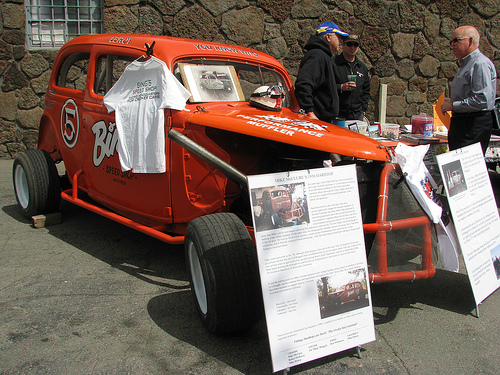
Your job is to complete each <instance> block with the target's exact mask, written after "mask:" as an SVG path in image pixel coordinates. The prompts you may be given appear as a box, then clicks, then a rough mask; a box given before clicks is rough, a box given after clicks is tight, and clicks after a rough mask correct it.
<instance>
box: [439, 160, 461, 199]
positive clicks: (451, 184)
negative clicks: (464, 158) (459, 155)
mask: <svg viewBox="0 0 500 375" xmlns="http://www.w3.org/2000/svg"><path fill="white" fill-rule="evenodd" d="M442 170H443V172H442V173H443V180H444V182H445V183H446V187H447V188H448V193H449V196H450V197H453V196H454V195H456V194H458V193H462V192H464V191H466V190H467V184H466V182H465V178H464V171H463V168H462V164H461V162H460V160H455V161H452V162H451V163H448V164H444V165H443V166H442Z"/></svg>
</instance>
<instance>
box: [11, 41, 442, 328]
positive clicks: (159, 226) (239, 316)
mask: <svg viewBox="0 0 500 375" xmlns="http://www.w3.org/2000/svg"><path fill="white" fill-rule="evenodd" d="M153 57H154V59H156V60H157V61H161V62H162V64H165V65H166V66H167V67H168V70H169V71H170V72H171V74H172V75H173V76H174V77H175V78H176V79H177V81H178V82H180V83H181V84H182V85H183V86H184V87H185V88H186V89H187V90H189V94H190V95H191V96H190V97H189V99H188V101H187V104H186V107H185V108H184V109H175V108H174V109H172V108H167V109H164V110H163V111H164V119H163V123H164V126H162V127H161V129H160V130H161V131H162V132H163V133H159V134H164V135H165V136H164V137H163V143H161V142H160V144H162V145H163V146H162V147H160V148H159V149H158V150H155V152H158V153H160V154H164V155H165V156H164V159H165V161H166V162H165V165H164V170H161V171H159V172H157V173H138V171H137V170H134V168H132V169H129V170H125V171H124V170H123V168H122V167H123V165H122V164H121V162H120V157H119V152H118V151H117V148H119V147H120V145H121V143H120V142H118V139H119V135H118V134H117V133H118V131H117V122H116V121H117V120H116V118H115V112H109V108H107V107H106V106H105V105H104V103H103V100H104V98H105V96H106V94H107V93H108V92H109V91H110V90H111V88H112V87H113V86H114V85H115V83H116V82H117V80H118V79H119V78H120V77H121V76H122V74H123V72H124V71H125V70H126V67H127V66H128V65H130V64H131V63H132V62H134V61H138V62H144V61H148V60H149V59H153ZM156 60H155V61H156ZM160 65H161V64H160ZM178 82H177V83H178ZM161 89H162V88H161V87H158V85H154V84H153V83H152V82H151V81H150V80H148V79H145V80H142V81H140V82H137V84H136V86H134V91H133V94H134V95H133V96H131V97H130V98H129V100H130V101H138V100H142V99H156V98H158V96H157V93H158V90H161ZM181 89H183V88H182V87H181ZM181 91H182V90H181ZM173 99H174V100H175V99H176V98H173ZM183 104H184V103H183ZM139 121H142V119H139ZM128 125H129V126H132V128H133V126H134V125H135V124H128ZM125 140H126V139H125ZM331 155H336V158H335V160H336V161H337V164H346V163H352V164H355V165H356V168H357V171H358V182H359V191H360V198H361V207H362V211H363V212H362V214H363V223H364V224H363V227H364V231H365V235H366V244H367V252H369V251H370V249H371V248H372V244H373V248H374V249H375V250H374V251H372V254H376V257H375V259H376V264H374V265H373V267H374V268H373V270H370V272H371V273H370V280H371V281H372V282H383V281H395V280H410V279H411V280H413V279H416V278H427V277H431V276H432V275H433V273H434V267H433V265H432V259H431V247H432V244H431V242H432V241H431V230H430V228H431V227H430V221H429V219H428V218H427V217H426V216H425V215H424V214H422V212H417V211H418V205H416V203H415V202H414V201H413V202H410V200H412V199H413V197H412V196H411V194H409V193H408V190H407V187H406V185H405V184H404V183H403V184H400V185H399V187H398V189H392V188H391V189H389V186H392V183H391V182H390V181H391V179H393V178H395V179H396V180H397V178H398V177H399V175H398V173H399V174H400V173H401V172H400V170H399V169H398V166H397V165H396V164H392V163H391V153H390V150H389V149H388V148H387V147H386V146H384V145H382V144H381V143H379V142H377V141H376V140H374V139H372V138H369V137H368V136H365V135H361V134H358V133H355V132H352V131H350V130H347V129H345V128H341V127H338V126H335V125H332V124H328V123H325V122H322V121H311V120H309V119H308V118H307V117H305V116H304V115H303V114H301V113H300V111H299V107H298V104H297V101H296V99H295V97H294V92H293V85H292V81H291V79H290V77H289V75H288V73H287V71H286V70H285V68H284V67H283V66H282V65H281V64H280V63H279V62H278V61H277V60H276V59H274V58H272V57H270V56H268V55H266V54H265V53H262V52H260V51H256V50H252V49H249V48H243V47H238V46H234V45H224V44H220V43H215V42H204V41H196V40H188V39H179V38H172V37H164V36H157V35H128V34H119V35H116V34H102V35H87V36H82V37H78V38H75V39H73V40H72V41H70V42H68V43H67V44H66V45H64V46H63V47H62V48H61V49H60V51H59V53H58V55H57V58H56V60H55V61H54V65H53V72H52V76H51V78H50V82H49V87H48V90H47V93H46V97H45V113H44V115H43V117H42V119H41V122H40V127H39V140H38V149H35V150H27V151H25V152H22V153H20V154H18V156H17V158H16V160H15V161H14V167H13V180H14V187H15V193H16V198H17V201H18V203H19V206H20V208H21V210H22V211H23V213H24V214H25V215H26V216H27V217H32V216H34V215H37V214H43V213H50V212H54V211H57V210H58V206H59V203H60V198H61V197H62V198H63V199H64V200H67V201H69V202H72V203H74V204H77V205H79V206H82V207H85V208H87V209H89V210H91V211H93V212H96V213H98V214H101V215H103V216H105V217H108V218H110V219H112V220H115V221H117V222H120V223H122V224H125V225H127V226H129V227H132V228H134V229H137V230H139V231H142V232H144V233H146V234H147V235H150V236H153V237H155V238H158V239H160V240H162V241H164V242H167V243H170V244H181V243H184V244H185V249H186V261H187V268H188V271H189V275H190V280H191V284H192V290H193V293H194V296H195V301H196V306H197V309H198V312H199V314H200V316H201V318H202V321H203V322H204V324H205V326H206V327H207V328H208V329H209V330H211V331H213V332H229V331H236V330H241V329H244V328H246V327H248V326H250V325H251V324H253V323H254V322H255V321H256V320H257V319H259V318H260V316H261V314H262V311H263V309H262V296H261V289H260V284H259V274H258V268H257V260H256V251H255V246H254V243H253V240H252V238H253V237H252V236H253V228H252V215H251V210H250V205H251V203H250V198H249V194H248V191H247V182H246V176H247V175H252V174H261V173H273V172H281V171H289V170H298V169H310V168H318V167H322V166H323V163H324V161H325V160H329V159H330V158H331ZM339 160H340V161H339ZM61 162H63V163H64V167H65V173H64V174H63V173H58V168H56V164H57V163H61ZM59 170H61V168H59ZM392 172H394V173H392ZM393 175H396V176H395V177H392V176H393ZM68 181H69V183H68ZM405 189H406V190H405ZM393 190H394V191H399V192H401V194H400V198H397V197H396V196H394V199H395V204H393V206H395V207H398V208H399V209H400V210H401V211H402V212H401V213H400V215H399V216H398V217H393V218H388V206H390V204H389V202H390V201H391V199H392V198H391V197H392V196H393V195H394V194H395V193H394V192H393ZM390 196H391V197H390ZM401 197H402V198H401ZM397 199H400V201H397ZM401 199H402V200H403V204H401ZM341 214H342V213H340V212H332V220H333V221H335V217H336V216H337V215H341ZM389 219H390V220H389ZM409 230H415V231H417V233H418V235H417V236H416V238H417V240H414V239H413V240H411V239H410V238H409V237H410V236H409V235H408V233H407V232H408V231H409ZM391 231H394V232H395V233H396V232H400V233H402V234H401V236H399V237H397V240H396V241H395V242H392V245H391V238H390V236H391V235H390V234H389V232H391ZM414 237H415V236H414ZM391 246H392V248H394V249H396V250H397V252H398V254H400V253H401V254H412V255H411V256H410V257H412V258H413V257H416V256H420V257H421V263H420V265H418V267H417V268H416V270H411V271H407V270H406V271H399V272H390V271H389V270H388V265H390V261H391ZM410 257H408V258H410Z"/></svg>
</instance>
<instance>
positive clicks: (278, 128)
mask: <svg viewBox="0 0 500 375" xmlns="http://www.w3.org/2000/svg"><path fill="white" fill-rule="evenodd" d="M237 117H240V118H244V119H246V120H249V121H247V124H248V125H254V126H257V127H260V128H263V129H268V130H271V131H274V132H278V133H281V134H285V135H289V136H291V137H293V136H294V135H295V133H302V134H307V135H311V136H313V137H318V138H321V137H322V136H323V135H325V134H324V132H325V129H323V128H321V130H319V129H317V128H313V129H315V130H312V129H310V127H309V126H308V127H305V126H304V125H315V124H313V123H312V122H311V123H310V122H308V121H298V120H293V119H289V120H290V121H291V122H290V123H289V124H284V123H283V121H281V120H280V122H276V121H269V120H267V119H266V117H267V116H262V117H264V118H261V116H247V115H237ZM273 120H274V119H273ZM311 128H312V126H311ZM318 130H319V131H318Z"/></svg>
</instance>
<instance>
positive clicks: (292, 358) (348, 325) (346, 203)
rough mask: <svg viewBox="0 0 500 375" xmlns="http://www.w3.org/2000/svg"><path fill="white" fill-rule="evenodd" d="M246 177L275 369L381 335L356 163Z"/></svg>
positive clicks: (302, 361) (328, 353) (353, 345)
mask: <svg viewBox="0 0 500 375" xmlns="http://www.w3.org/2000/svg"><path fill="white" fill-rule="evenodd" d="M248 182H249V191H250V196H251V201H252V206H253V209H252V212H253V219H254V228H255V239H256V244H257V253H258V259H259V270H260V277H261V283H262V291H263V297H264V306H265V313H266V322H267V329H268V334H269V343H270V348H271V357H272V363H273V370H274V371H279V370H283V369H285V368H288V367H292V366H296V365H298V364H301V363H305V362H308V361H311V360H314V359H317V358H321V357H324V356H327V355H330V354H333V353H337V352H340V351H342V350H346V349H349V348H353V347H356V346H358V345H362V344H364V343H367V342H370V341H373V340H375V326H374V322H373V311H372V307H371V296H370V289H369V280H368V267H367V261H366V253H365V244H364V235H363V223H362V220H361V209H360V202H359V193H358V187H357V176H356V169H355V166H353V165H348V166H340V167H333V168H320V169H313V170H303V171H294V172H285V173H276V174H268V175H256V176H249V177H248Z"/></svg>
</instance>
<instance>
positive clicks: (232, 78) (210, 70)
mask: <svg viewBox="0 0 500 375" xmlns="http://www.w3.org/2000/svg"><path fill="white" fill-rule="evenodd" d="M179 68H180V71H181V76H182V81H183V82H184V86H186V88H187V89H188V90H189V91H190V92H191V94H192V96H191V98H189V100H190V101H191V102H195V103H196V102H219V101H245V97H244V95H243V91H242V90H241V85H240V82H239V80H238V77H237V76H236V71H235V69H234V66H227V65H196V64H185V63H184V64H179Z"/></svg>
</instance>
